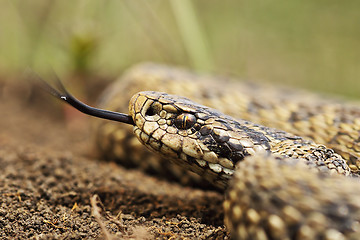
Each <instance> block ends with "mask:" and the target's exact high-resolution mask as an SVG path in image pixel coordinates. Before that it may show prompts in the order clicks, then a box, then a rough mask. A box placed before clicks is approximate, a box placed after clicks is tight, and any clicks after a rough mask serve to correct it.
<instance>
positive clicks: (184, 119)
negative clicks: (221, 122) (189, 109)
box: [174, 113, 196, 129]
mask: <svg viewBox="0 0 360 240" xmlns="http://www.w3.org/2000/svg"><path fill="white" fill-rule="evenodd" d="M195 123H196V117H195V116H194V115H192V114H190V113H183V114H180V115H179V116H177V117H176V118H175V120H174V124H175V126H176V127H177V128H178V129H189V128H191V127H192V126H194V124H195Z"/></svg>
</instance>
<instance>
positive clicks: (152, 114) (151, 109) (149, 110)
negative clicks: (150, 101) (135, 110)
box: [145, 107, 155, 116]
mask: <svg viewBox="0 0 360 240" xmlns="http://www.w3.org/2000/svg"><path fill="white" fill-rule="evenodd" d="M145 115H146V116H154V115H155V111H154V109H153V108H152V107H149V108H148V109H147V110H146V113H145Z"/></svg>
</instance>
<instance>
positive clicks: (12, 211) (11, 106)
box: [0, 83, 229, 239]
mask: <svg viewBox="0 0 360 240" xmlns="http://www.w3.org/2000/svg"><path fill="white" fill-rule="evenodd" d="M28 87H29V86H27V85H26V84H25V86H24V84H14V83H12V84H2V85H0V114H1V117H0V199H1V200H0V204H1V206H0V238H1V239H79V238H84V239H154V238H159V239H205V238H206V239H208V238H210V239H224V238H225V239H227V238H229V235H228V233H227V232H226V229H225V227H224V226H223V209H222V201H223V195H222V194H221V193H218V192H214V191H202V190H199V189H193V188H190V187H184V186H181V185H179V184H177V183H171V182H168V181H166V180H161V179H160V178H157V177H156V176H148V175H146V174H144V173H142V172H141V171H139V170H136V169H126V168H123V167H122V166H119V165H117V164H115V163H112V162H106V161H104V160H102V159H101V158H98V157H94V155H93V154H92V153H93V145H92V141H91V137H90V133H89V120H90V118H88V117H81V115H77V114H75V117H73V116H72V117H70V119H72V120H69V119H67V120H64V117H62V113H63V112H64V108H63V105H61V104H54V102H53V101H52V100H53V99H52V98H51V96H49V95H46V94H38V92H35V93H36V94H35V95H34V92H29V91H28ZM37 95H40V97H38V96H37ZM34 96H35V97H34ZM66 111H68V110H65V112H66ZM70 115H71V114H70Z"/></svg>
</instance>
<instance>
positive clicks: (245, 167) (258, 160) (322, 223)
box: [96, 64, 360, 239]
mask: <svg viewBox="0 0 360 240" xmlns="http://www.w3.org/2000/svg"><path fill="white" fill-rule="evenodd" d="M216 80H222V82H224V81H227V82H228V88H225V87H224V86H223V84H219V82H217V83H216V82H215V81H214V79H212V78H211V77H208V76H199V75H196V74H193V73H189V72H186V71H183V70H180V69H171V68H169V67H162V66H158V65H153V64H145V65H141V66H137V67H135V68H133V69H132V70H130V71H129V72H128V73H127V74H126V75H125V76H124V77H123V78H122V79H121V80H120V81H117V82H116V83H114V85H112V86H111V87H110V88H109V90H107V91H106V92H105V93H104V97H103V99H102V104H103V107H104V108H106V109H109V110H113V111H118V112H124V111H126V110H125V109H127V102H128V99H130V98H131V100H130V104H129V111H130V115H131V116H132V118H133V120H134V123H135V126H134V127H133V130H132V129H131V127H130V128H126V127H125V126H124V125H122V124H119V123H114V122H108V121H98V122H97V124H96V143H97V145H98V147H99V149H100V152H102V153H103V154H105V155H106V156H107V157H109V158H117V159H120V161H131V162H132V163H131V164H133V165H139V166H142V167H144V168H151V169H152V170H159V169H160V170H159V171H165V172H168V173H170V174H173V175H174V176H178V177H180V176H182V170H179V168H177V167H174V166H176V165H173V164H169V160H168V159H171V161H172V162H176V163H177V165H179V166H181V167H182V168H185V169H190V170H191V171H193V172H195V173H197V174H198V175H200V176H201V177H203V178H206V179H207V180H208V181H210V182H211V183H213V184H214V185H215V186H216V187H218V188H220V189H226V200H225V202H224V208H225V215H226V216H225V223H226V225H227V227H228V228H229V229H230V231H231V236H232V237H233V238H236V239H358V238H360V224H359V221H360V183H359V181H358V179H357V178H352V177H349V175H352V176H357V175H358V171H359V168H360V161H359V156H360V144H359V130H360V118H359V117H360V108H358V107H356V106H352V105H349V104H340V103H338V102H335V101H332V100H327V99H323V98H320V97H317V96H316V95H311V94H309V93H303V92H292V91H289V90H284V89H277V88H272V87H266V89H263V88H260V87H258V86H254V85H252V84H247V83H235V82H233V81H232V80H225V79H216ZM224 85H225V84H224ZM145 90H152V91H151V92H150V91H145ZM154 90H156V91H160V92H153V91H154ZM139 91H145V92H140V93H137V94H135V93H136V92H139ZM162 92H167V93H171V94H176V95H169V94H167V93H162ZM134 94H135V95H134ZM178 95H179V96H185V97H188V98H189V99H191V100H189V99H188V98H185V97H179V96H178ZM193 101H194V102H193ZM195 102H197V103H195ZM200 104H203V105H200ZM204 105H206V106H210V107H214V108H216V109H217V110H214V109H212V108H210V107H205V106H204ZM225 113H226V114H229V115H231V117H230V116H229V115H225ZM260 124H262V125H260ZM264 125H266V126H264ZM272 127H275V128H272ZM278 129H281V130H278ZM283 130H285V131H286V132H285V131H283ZM133 133H135V135H136V137H137V138H138V140H140V142H141V144H140V143H139V141H137V140H134V137H133V135H134V134H133ZM298 135H300V136H302V137H299V136H298ZM315 142H316V143H315ZM142 144H144V145H146V146H147V147H148V148H149V149H151V150H152V151H153V152H156V153H157V154H158V155H161V156H162V157H163V158H162V160H160V159H159V158H158V157H157V156H158V155H150V154H149V153H148V152H145V151H143V150H139V149H140V147H141V145H142ZM320 144H324V145H320ZM146 159H148V160H149V161H146ZM164 169H165V170H164ZM346 176H347V177H346ZM229 180H231V181H229Z"/></svg>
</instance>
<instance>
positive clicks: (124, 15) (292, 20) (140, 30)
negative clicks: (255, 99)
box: [0, 0, 360, 98]
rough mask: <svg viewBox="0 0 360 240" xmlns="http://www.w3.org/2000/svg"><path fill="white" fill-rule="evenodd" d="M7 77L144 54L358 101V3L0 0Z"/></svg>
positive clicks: (116, 68) (107, 72) (83, 69)
mask: <svg viewBox="0 0 360 240" xmlns="http://www.w3.org/2000/svg"><path fill="white" fill-rule="evenodd" d="M0 2H1V7H0V74H1V75H2V76H3V78H9V77H11V78H12V79H16V77H15V78H14V76H17V75H19V74H21V73H22V72H23V70H24V69H25V68H26V67H28V66H30V67H32V68H33V69H35V71H38V72H42V71H47V70H48V69H49V68H54V69H55V71H56V72H57V73H59V75H60V76H64V75H65V76H68V75H72V74H74V73H77V74H78V73H80V74H82V76H99V77H100V78H102V79H105V80H112V79H115V78H116V77H117V76H118V75H120V74H121V73H122V71H123V70H125V69H126V68H128V67H129V66H131V65H133V64H135V63H138V62H142V61H155V62H160V63H166V64H174V65H182V66H186V67H188V68H191V69H195V70H198V71H204V72H213V73H217V74H220V75H232V76H233V75H235V76H238V77H239V78H242V79H247V80H253V81H258V82H261V81H267V82H274V83H277V84H281V85H292V86H295V87H302V88H308V89H311V90H313V91H320V92H328V93H335V94H342V95H345V96H346V97H350V98H360V93H359V91H360V1H358V0H348V1H333V0H327V1H324V0H318V1H313V0H302V1H300V0H293V1H288V0H287V1H286V0H277V1H267V0H259V1H249V0H243V1H235V0H234V1H230V0H229V1H221V2H219V1H214V0H206V1H205V0H202V1H189V0H170V1H169V0H152V1H147V0H136V1H135V0H125V1H124V0H103V1H99V0H79V1H63V0H32V1H21V0H0Z"/></svg>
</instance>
